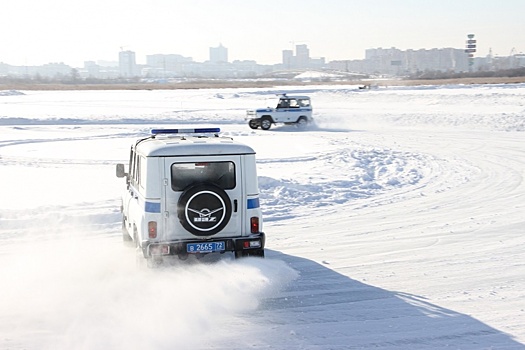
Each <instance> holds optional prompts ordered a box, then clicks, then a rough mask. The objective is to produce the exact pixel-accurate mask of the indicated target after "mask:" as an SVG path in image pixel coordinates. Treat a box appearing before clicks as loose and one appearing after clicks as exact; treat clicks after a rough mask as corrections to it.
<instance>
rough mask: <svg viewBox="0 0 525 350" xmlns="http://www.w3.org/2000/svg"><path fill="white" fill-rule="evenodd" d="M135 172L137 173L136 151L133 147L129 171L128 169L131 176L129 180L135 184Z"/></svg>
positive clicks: (130, 154)
mask: <svg viewBox="0 0 525 350" xmlns="http://www.w3.org/2000/svg"><path fill="white" fill-rule="evenodd" d="M134 172H135V151H134V150H133V147H132V148H131V151H130V152H129V169H128V174H129V178H130V181H131V182H133V178H134Z"/></svg>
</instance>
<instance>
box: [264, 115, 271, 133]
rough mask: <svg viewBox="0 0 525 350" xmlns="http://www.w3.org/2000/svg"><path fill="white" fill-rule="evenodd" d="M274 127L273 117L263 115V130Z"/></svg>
mask: <svg viewBox="0 0 525 350" xmlns="http://www.w3.org/2000/svg"><path fill="white" fill-rule="evenodd" d="M271 127H272V118H270V117H262V119H261V129H263V130H270V128H271Z"/></svg>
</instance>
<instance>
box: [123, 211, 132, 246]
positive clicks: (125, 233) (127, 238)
mask: <svg viewBox="0 0 525 350" xmlns="http://www.w3.org/2000/svg"><path fill="white" fill-rule="evenodd" d="M122 240H123V241H124V242H126V243H128V242H131V241H132V239H131V236H130V235H129V233H128V229H127V228H126V219H125V218H124V216H122Z"/></svg>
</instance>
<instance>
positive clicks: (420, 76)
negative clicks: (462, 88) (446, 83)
mask: <svg viewBox="0 0 525 350" xmlns="http://www.w3.org/2000/svg"><path fill="white" fill-rule="evenodd" d="M516 77H525V67H520V68H513V69H501V70H495V71H476V72H465V73H452V72H439V71H425V72H418V73H415V74H411V75H409V76H408V77H407V79H411V80H434V79H462V78H516Z"/></svg>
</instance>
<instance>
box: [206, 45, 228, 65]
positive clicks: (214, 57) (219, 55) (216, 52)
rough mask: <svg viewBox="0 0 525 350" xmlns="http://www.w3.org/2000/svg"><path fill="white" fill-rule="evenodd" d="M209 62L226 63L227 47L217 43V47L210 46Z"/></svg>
mask: <svg viewBox="0 0 525 350" xmlns="http://www.w3.org/2000/svg"><path fill="white" fill-rule="evenodd" d="M210 62H211V63H227V62H228V49H227V48H225V47H224V46H222V44H219V46H218V47H210Z"/></svg>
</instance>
